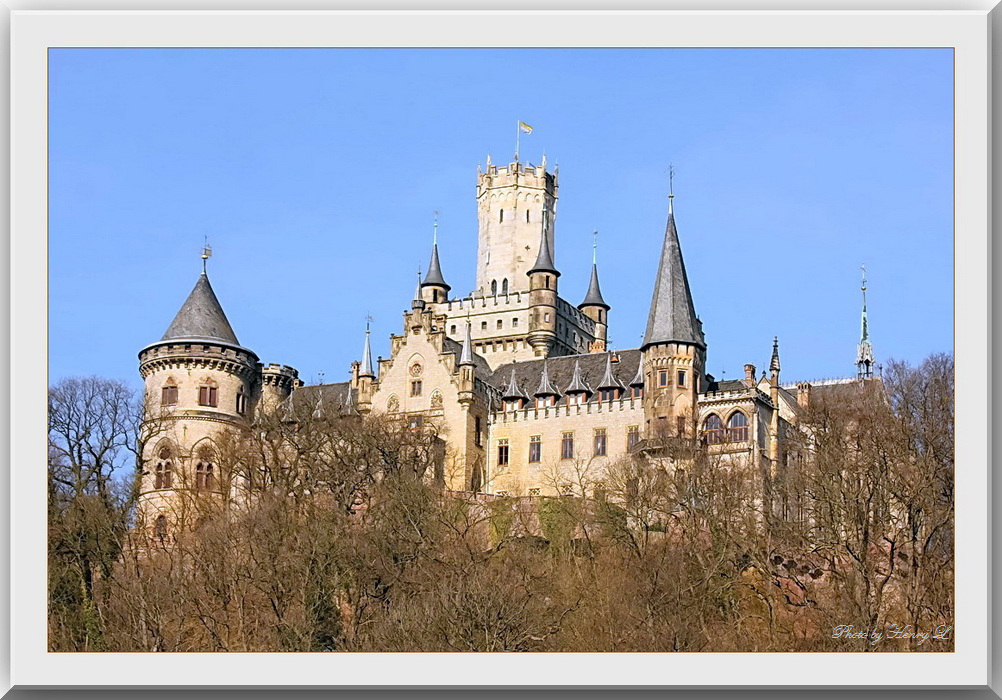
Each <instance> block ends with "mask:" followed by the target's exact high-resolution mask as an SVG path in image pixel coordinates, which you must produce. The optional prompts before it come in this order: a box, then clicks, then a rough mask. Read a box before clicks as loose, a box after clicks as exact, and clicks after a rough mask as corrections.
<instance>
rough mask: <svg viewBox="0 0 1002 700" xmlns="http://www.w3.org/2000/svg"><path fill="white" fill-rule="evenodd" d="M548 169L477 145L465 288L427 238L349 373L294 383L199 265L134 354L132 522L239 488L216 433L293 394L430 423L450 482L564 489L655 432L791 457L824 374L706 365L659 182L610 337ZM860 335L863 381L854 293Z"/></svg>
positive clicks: (595, 286) (595, 280) (767, 456)
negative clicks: (624, 304) (623, 321)
mask: <svg viewBox="0 0 1002 700" xmlns="http://www.w3.org/2000/svg"><path fill="white" fill-rule="evenodd" d="M557 183H558V174H557V173H556V172H553V173H550V172H547V170H546V162H545V159H544V161H543V163H542V164H541V165H538V166H534V165H531V164H527V163H522V162H518V161H515V162H512V163H509V164H508V165H505V166H498V165H493V164H492V163H491V162H490V159H488V162H487V167H486V169H485V170H481V171H479V172H478V176H477V188H476V197H477V204H478V220H479V242H478V255H477V272H476V289H475V290H474V291H473V292H472V293H470V294H468V295H465V296H455V295H452V294H451V291H452V288H451V287H450V285H449V284H447V283H446V281H445V277H444V275H443V272H442V266H441V263H440V259H439V251H438V245H437V241H435V242H434V243H433V246H432V254H431V263H430V265H429V268H428V271H427V273H426V274H425V276H424V277H423V279H422V278H419V280H418V285H417V289H416V291H415V295H414V299H413V300H412V301H411V302H410V309H409V310H408V311H406V312H405V313H404V316H403V325H402V327H401V329H400V333H399V334H396V335H393V336H391V342H390V346H391V352H390V356H389V357H388V358H385V359H380V360H379V361H378V363H374V362H373V360H372V352H371V348H370V342H369V332H368V330H367V331H366V336H365V342H364V346H363V352H362V357H361V360H360V361H357V362H354V363H352V367H351V378H350V380H349V381H347V382H342V383H336V384H320V385H313V386H304V384H303V382H302V381H301V380H300V379H299V377H298V375H297V372H296V370H294V369H292V368H291V367H287V366H284V365H279V364H267V365H265V364H262V363H261V362H260V361H259V358H258V356H257V355H256V354H255V353H254V352H253V351H251V350H249V349H247V348H245V347H243V346H241V345H240V343H239V342H238V340H237V337H236V335H235V333H234V332H233V329H232V328H231V327H230V324H229V322H228V321H227V319H226V315H225V314H224V312H223V309H222V306H221V304H220V303H219V300H218V299H217V298H216V295H215V293H214V292H213V290H212V287H211V285H210V284H209V280H208V277H207V275H206V274H205V272H204V270H203V274H202V275H201V277H200V278H199V279H198V281H197V282H196V284H195V287H194V289H193V290H192V292H191V294H190V295H189V297H188V299H187V300H186V301H185V303H184V305H183V306H182V308H181V310H180V311H179V312H178V314H177V316H176V318H175V319H174V320H173V322H172V323H171V324H170V326H169V327H168V329H167V331H166V333H164V335H163V337H162V338H161V339H160V340H159V341H157V342H155V343H152V344H151V345H149V346H147V347H145V348H144V349H143V350H142V351H140V353H139V360H140V373H141V375H142V377H143V379H144V380H145V385H146V392H147V406H148V412H149V416H148V418H149V419H150V420H151V421H153V419H154V418H155V420H156V424H157V428H156V430H157V432H158V434H157V435H156V436H154V437H153V439H150V440H148V441H147V442H146V443H145V447H144V465H145V466H144V470H143V473H142V474H141V476H140V487H139V490H140V495H139V508H138V512H139V519H140V522H141V523H145V525H144V526H146V527H150V528H152V530H153V534H159V535H161V536H163V535H164V534H165V532H166V531H167V530H168V529H170V528H172V527H174V525H175V523H177V522H179V521H180V520H183V518H184V513H183V512H180V510H182V509H183V508H184V507H185V506H184V503H188V502H190V499H185V498H181V497H180V495H181V494H182V493H187V492H190V491H204V492H206V493H207V494H210V495H215V496H218V497H220V498H223V497H226V496H230V497H231V498H232V497H237V498H238V497H239V493H238V492H239V490H240V488H241V485H239V484H223V481H224V479H223V478H221V474H220V469H219V467H218V464H217V460H218V456H217V455H218V444H217V442H218V440H219V439H220V436H221V435H223V434H224V433H225V432H226V431H232V430H246V429H248V427H249V426H250V425H251V423H252V421H253V418H254V416H255V414H257V413H259V412H267V411H271V410H276V409H281V407H282V406H283V405H291V403H292V402H307V403H308V404H309V405H319V404H320V403H325V404H326V405H327V406H330V405H335V406H337V407H338V408H339V410H343V411H345V412H350V413H358V414H360V415H367V414H370V413H374V412H375V413H379V414H385V415H387V416H389V417H391V418H396V419H400V420H404V421H407V422H409V423H410V424H411V425H412V426H414V427H415V428H419V427H422V426H434V428H435V430H436V432H437V434H439V435H441V436H442V437H443V439H444V440H445V449H444V450H443V451H442V456H441V461H442V463H441V464H440V465H439V466H438V468H437V469H436V475H435V477H437V478H438V479H440V480H441V481H442V482H443V483H444V486H445V487H446V488H448V489H451V490H453V491H464V492H478V493H487V494H495V495H498V496H503V495H507V496H553V495H562V494H567V493H576V492H580V491H582V490H586V489H587V488H588V486H587V485H585V484H586V481H587V483H591V484H594V483H599V482H600V480H601V474H602V473H603V472H604V470H605V469H606V468H607V467H608V466H609V465H610V464H611V463H613V462H615V461H616V460H618V459H620V458H622V457H624V456H626V455H629V454H631V453H634V452H637V451H643V450H644V449H646V448H648V447H649V445H651V444H652V443H653V442H654V439H655V437H656V436H662V437H663V436H665V435H671V436H673V437H678V438H682V439H683V440H691V441H696V442H702V443H705V444H706V445H707V446H708V449H709V451H710V452H711V453H713V454H717V455H720V456H721V457H722V458H723V459H727V460H729V461H732V462H735V461H741V462H742V463H744V464H746V465H748V466H750V467H751V468H753V469H755V470H756V471H758V472H759V473H761V474H763V475H764V477H763V478H764V479H765V480H768V479H769V478H776V476H777V475H778V474H779V473H780V472H781V471H782V470H783V469H784V467H785V464H786V462H787V460H788V459H789V454H788V450H787V447H786V444H785V443H786V440H785V436H786V433H787V431H788V429H789V427H790V426H791V425H793V424H795V423H796V421H797V416H798V414H799V413H800V412H801V411H802V410H803V409H804V407H805V406H806V405H808V403H809V401H810V397H811V393H812V390H813V391H818V390H822V391H823V390H824V386H823V385H821V386H819V385H814V386H812V385H811V384H809V383H806V382H800V383H795V384H783V383H781V380H780V359H779V348H778V341H777V342H774V344H773V349H772V357H771V361H770V364H769V368H768V374H766V373H765V372H762V374H761V375H757V374H756V368H755V366H754V365H751V364H747V365H745V375H744V378H742V379H736V380H726V381H724V380H717V379H715V378H714V377H713V376H711V375H708V374H707V373H706V353H707V347H706V343H705V339H704V335H703V329H702V322H701V321H700V320H699V318H698V317H697V315H696V312H695V305H694V303H693V297H692V293H691V291H690V287H689V281H688V278H687V276H686V272H685V264H684V262H683V258H682V249H681V244H680V241H679V234H678V231H677V229H676V224H675V215H674V211H673V201H672V196H673V195H669V201H668V212H667V224H666V228H665V234H664V240H663V244H662V248H661V251H660V261H659V265H658V272H657V277H656V279H655V280H654V285H653V294H652V297H651V305H650V312H649V315H648V321H647V328H646V332H645V335H644V339H643V343H642V344H641V346H640V347H638V348H635V349H627V350H617V351H610V350H609V349H608V348H607V347H606V339H607V329H608V314H609V311H610V308H611V307H610V306H609V304H607V303H606V301H605V299H604V298H603V295H602V292H601V288H600V286H599V277H598V267H597V265H596V264H595V263H594V262H593V265H592V270H591V279H590V283H589V286H588V289H587V291H586V294H585V296H584V299H583V301H582V302H581V303H579V304H573V303H572V302H570V301H568V300H566V299H565V298H563V297H562V296H561V295H560V287H559V278H560V272H559V271H558V270H557V268H556V266H555V265H554V262H553V261H554V259H555V244H556V236H555V221H556V209H557V199H558V184H557ZM654 252H655V251H653V250H652V251H651V253H652V254H654ZM864 290H865V285H864ZM864 295H865V291H864ZM858 350H859V362H858V364H857V366H858V369H859V376H858V378H859V379H867V378H870V377H872V369H873V366H874V365H873V351H872V346H871V345H870V341H869V336H868V332H867V328H866V307H865V296H864V307H863V336H862V338H861V341H860V345H859V348H858ZM847 381H848V380H847ZM585 476H587V479H586V478H585ZM224 491H227V493H224Z"/></svg>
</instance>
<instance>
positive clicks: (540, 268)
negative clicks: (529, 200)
mask: <svg viewBox="0 0 1002 700" xmlns="http://www.w3.org/2000/svg"><path fill="white" fill-rule="evenodd" d="M533 272H552V273H553V274H554V275H557V276H559V275H560V273H559V272H557V268H556V266H555V265H554V264H553V257H552V256H551V255H550V245H549V243H548V242H547V240H546V216H545V210H544V216H543V225H542V226H540V228H539V253H537V254H536V262H535V263H533V265H532V268H531V269H530V270H529V272H528V274H530V275H531V274H532V273H533Z"/></svg>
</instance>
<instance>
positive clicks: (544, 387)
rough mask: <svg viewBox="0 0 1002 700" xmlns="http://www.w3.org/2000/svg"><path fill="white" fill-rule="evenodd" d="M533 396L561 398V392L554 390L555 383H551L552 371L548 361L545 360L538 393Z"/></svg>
mask: <svg viewBox="0 0 1002 700" xmlns="http://www.w3.org/2000/svg"><path fill="white" fill-rule="evenodd" d="M533 396H560V392H559V391H557V390H556V389H554V388H553V383H552V382H551V381H550V371H549V369H548V368H547V366H546V360H545V359H544V360H543V373H542V374H541V375H540V377H539V386H538V387H536V393H534V394H533Z"/></svg>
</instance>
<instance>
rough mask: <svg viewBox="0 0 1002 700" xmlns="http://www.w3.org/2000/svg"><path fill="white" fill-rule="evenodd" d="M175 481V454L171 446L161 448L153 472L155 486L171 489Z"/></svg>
mask: <svg viewBox="0 0 1002 700" xmlns="http://www.w3.org/2000/svg"><path fill="white" fill-rule="evenodd" d="M173 481H174V455H173V454H172V453H171V450H170V448H169V447H167V446H164V447H161V448H160V451H159V452H158V453H157V463H156V466H155V468H154V474H153V488H155V489H169V488H170V487H171V483H172V482H173Z"/></svg>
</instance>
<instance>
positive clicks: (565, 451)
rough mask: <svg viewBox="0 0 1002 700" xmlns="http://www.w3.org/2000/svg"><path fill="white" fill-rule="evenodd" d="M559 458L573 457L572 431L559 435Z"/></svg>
mask: <svg viewBox="0 0 1002 700" xmlns="http://www.w3.org/2000/svg"><path fill="white" fill-rule="evenodd" d="M560 459H574V433H564V434H563V436H562V437H561V440H560Z"/></svg>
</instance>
